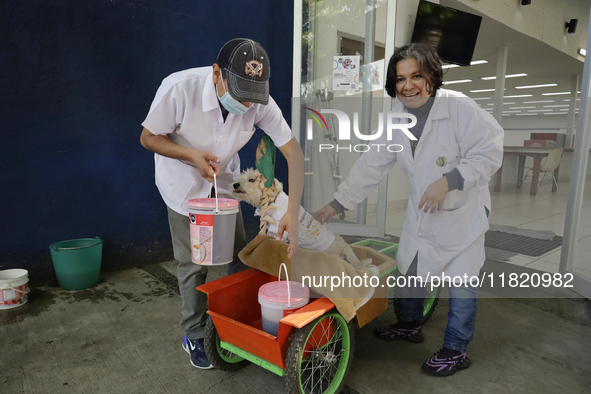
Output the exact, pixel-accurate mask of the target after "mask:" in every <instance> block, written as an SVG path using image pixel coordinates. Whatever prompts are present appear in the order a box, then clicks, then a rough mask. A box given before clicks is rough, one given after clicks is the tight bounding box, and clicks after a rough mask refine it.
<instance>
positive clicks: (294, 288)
mask: <svg viewBox="0 0 591 394" xmlns="http://www.w3.org/2000/svg"><path fill="white" fill-rule="evenodd" d="M281 265H282V266H283V267H285V264H281ZM280 269H281V268H280ZM286 272H287V268H286ZM279 276H280V277H281V275H279ZM309 301H310V290H309V289H308V287H307V286H304V285H303V284H301V283H300V282H290V281H289V280H287V281H281V280H277V281H273V282H269V283H265V284H264V285H262V286H261V287H259V304H260V305H261V315H262V318H263V331H265V332H266V333H268V334H271V335H275V336H277V331H278V330H279V320H281V319H282V318H284V317H285V316H288V315H290V314H292V313H293V312H295V311H297V310H298V309H300V308H301V307H303V306H304V305H306V304H308V302H309Z"/></svg>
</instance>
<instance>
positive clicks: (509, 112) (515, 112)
mask: <svg viewBox="0 0 591 394" xmlns="http://www.w3.org/2000/svg"><path fill="white" fill-rule="evenodd" d="M519 112H521V111H503V113H504V114H517V113H519Z"/></svg>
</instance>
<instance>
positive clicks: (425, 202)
mask: <svg viewBox="0 0 591 394" xmlns="http://www.w3.org/2000/svg"><path fill="white" fill-rule="evenodd" d="M448 191H449V186H448V184H447V178H446V177H441V178H440V179H438V180H436V181H435V182H433V183H432V184H430V185H429V187H428V188H427V190H425V193H424V194H423V197H422V198H421V202H420V203H419V209H423V206H424V207H425V208H424V209H423V212H425V213H427V212H430V213H434V212H435V211H439V210H441V207H442V206H443V200H445V196H446V195H447V192H448Z"/></svg>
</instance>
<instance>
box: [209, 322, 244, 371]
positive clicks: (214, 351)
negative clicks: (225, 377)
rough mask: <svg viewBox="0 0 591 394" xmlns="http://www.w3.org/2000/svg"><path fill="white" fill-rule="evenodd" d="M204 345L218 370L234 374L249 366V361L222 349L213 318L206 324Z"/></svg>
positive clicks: (210, 359)
mask: <svg viewBox="0 0 591 394" xmlns="http://www.w3.org/2000/svg"><path fill="white" fill-rule="evenodd" d="M203 345H204V347H205V354H206V355H207V358H208V359H209V361H210V362H211V364H212V365H213V366H214V367H215V368H217V369H220V370H222V371H226V372H234V371H238V370H239V369H241V368H244V367H245V366H247V365H248V361H247V360H245V359H243V358H242V357H240V356H238V355H236V354H234V353H232V352H230V351H229V350H226V349H222V348H221V347H220V337H219V335H218V331H217V330H216V328H215V324H213V321H212V320H211V317H210V318H208V319H207V323H206V324H205V337H204V339H203Z"/></svg>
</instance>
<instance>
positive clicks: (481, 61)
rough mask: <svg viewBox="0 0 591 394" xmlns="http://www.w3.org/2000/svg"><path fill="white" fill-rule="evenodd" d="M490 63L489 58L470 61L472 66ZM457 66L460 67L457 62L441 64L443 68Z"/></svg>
mask: <svg viewBox="0 0 591 394" xmlns="http://www.w3.org/2000/svg"><path fill="white" fill-rule="evenodd" d="M485 63H488V60H474V61H473V62H470V65H471V66H475V65H477V64H485ZM456 67H460V66H459V65H457V64H445V65H443V66H441V68H442V69H444V70H445V69H448V68H456Z"/></svg>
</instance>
